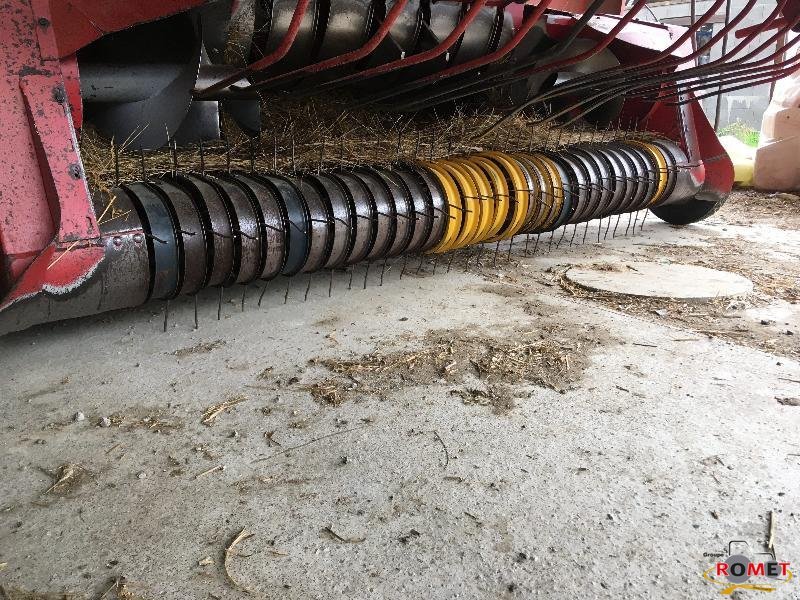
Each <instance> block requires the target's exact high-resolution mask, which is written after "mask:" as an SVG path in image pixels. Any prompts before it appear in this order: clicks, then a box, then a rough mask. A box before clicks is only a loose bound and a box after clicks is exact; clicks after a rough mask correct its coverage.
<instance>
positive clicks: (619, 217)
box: [611, 213, 622, 240]
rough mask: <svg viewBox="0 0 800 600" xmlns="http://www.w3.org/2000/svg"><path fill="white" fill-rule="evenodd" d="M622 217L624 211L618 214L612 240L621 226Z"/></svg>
mask: <svg viewBox="0 0 800 600" xmlns="http://www.w3.org/2000/svg"><path fill="white" fill-rule="evenodd" d="M621 218H622V213H620V214H618V215H617V222H616V223H614V231H613V233H612V234H611V239H612V240H613V239H614V238H615V237H617V227H618V226H619V220H620V219H621Z"/></svg>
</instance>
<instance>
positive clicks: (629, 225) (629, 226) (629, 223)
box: [624, 213, 633, 235]
mask: <svg viewBox="0 0 800 600" xmlns="http://www.w3.org/2000/svg"><path fill="white" fill-rule="evenodd" d="M631 219H633V213H628V226H627V227H626V228H625V233H624V235H628V230H629V229H630V228H631Z"/></svg>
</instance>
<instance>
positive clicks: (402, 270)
mask: <svg viewBox="0 0 800 600" xmlns="http://www.w3.org/2000/svg"><path fill="white" fill-rule="evenodd" d="M407 263H408V254H404V255H403V268H402V269H400V279H402V278H403V273H405V272H406V264H407Z"/></svg>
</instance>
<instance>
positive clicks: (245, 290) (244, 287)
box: [242, 283, 249, 312]
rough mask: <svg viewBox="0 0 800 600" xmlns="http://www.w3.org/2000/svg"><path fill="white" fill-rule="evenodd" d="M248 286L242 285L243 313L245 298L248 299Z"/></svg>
mask: <svg viewBox="0 0 800 600" xmlns="http://www.w3.org/2000/svg"><path fill="white" fill-rule="evenodd" d="M248 285H249V284H247V283H245V284H242V312H244V301H245V298H246V297H247V286H248Z"/></svg>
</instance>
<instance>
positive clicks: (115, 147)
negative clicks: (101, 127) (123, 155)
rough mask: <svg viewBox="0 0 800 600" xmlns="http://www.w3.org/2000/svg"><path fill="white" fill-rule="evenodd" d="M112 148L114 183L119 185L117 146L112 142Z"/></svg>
mask: <svg viewBox="0 0 800 600" xmlns="http://www.w3.org/2000/svg"><path fill="white" fill-rule="evenodd" d="M112 146H113V148H114V185H115V186H118V185H119V146H117V145H116V144H115V143H113V142H112Z"/></svg>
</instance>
